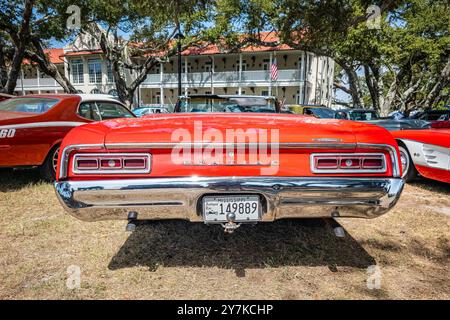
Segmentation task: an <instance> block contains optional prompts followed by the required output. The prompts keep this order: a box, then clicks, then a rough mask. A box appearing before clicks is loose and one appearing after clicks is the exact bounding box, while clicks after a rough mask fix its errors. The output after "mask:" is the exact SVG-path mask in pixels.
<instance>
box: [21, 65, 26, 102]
mask: <svg viewBox="0 0 450 320" xmlns="http://www.w3.org/2000/svg"><path fill="white" fill-rule="evenodd" d="M24 78H25V77H24V76H23V69H22V68H20V83H21V86H22V95H23V96H24V95H25V89H24V88H23V79H24Z"/></svg>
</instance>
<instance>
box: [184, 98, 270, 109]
mask: <svg viewBox="0 0 450 320" xmlns="http://www.w3.org/2000/svg"><path fill="white" fill-rule="evenodd" d="M179 112H258V113H275V112H277V111H276V107H275V101H274V100H271V99H265V98H259V97H242V98H240V97H230V98H225V97H224V98H221V97H220V98H188V99H182V100H181V101H180V109H179Z"/></svg>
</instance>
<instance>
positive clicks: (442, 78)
mask: <svg viewBox="0 0 450 320" xmlns="http://www.w3.org/2000/svg"><path fill="white" fill-rule="evenodd" d="M449 79H450V56H449V57H448V58H447V64H446V65H445V67H444V69H442V71H441V74H440V75H439V77H438V79H437V81H436V83H435V85H434V86H433V88H432V89H431V91H430V92H429V93H428V95H427V98H426V100H425V103H424V106H425V108H431V107H432V106H433V104H435V103H437V100H439V98H440V93H441V92H442V89H444V88H445V87H446V86H447V85H448V84H449Z"/></svg>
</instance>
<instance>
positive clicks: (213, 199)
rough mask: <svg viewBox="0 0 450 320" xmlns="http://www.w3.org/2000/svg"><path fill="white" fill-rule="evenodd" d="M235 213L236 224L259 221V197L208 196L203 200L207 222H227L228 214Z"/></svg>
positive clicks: (204, 215) (204, 216)
mask: <svg viewBox="0 0 450 320" xmlns="http://www.w3.org/2000/svg"><path fill="white" fill-rule="evenodd" d="M228 213H233V214H234V215H235V216H236V219H235V221H236V222H250V221H258V220H259V218H260V216H261V214H260V213H261V203H260V201H259V197H258V196H207V197H204V198H203V218H204V219H205V222H212V223H214V222H217V223H220V222H227V214H228Z"/></svg>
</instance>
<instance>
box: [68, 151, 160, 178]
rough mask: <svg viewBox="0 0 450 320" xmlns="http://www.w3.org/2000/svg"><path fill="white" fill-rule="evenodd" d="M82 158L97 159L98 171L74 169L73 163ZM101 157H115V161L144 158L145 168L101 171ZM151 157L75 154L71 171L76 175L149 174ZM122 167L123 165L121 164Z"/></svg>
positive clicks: (129, 154)
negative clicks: (98, 159)
mask: <svg viewBox="0 0 450 320" xmlns="http://www.w3.org/2000/svg"><path fill="white" fill-rule="evenodd" d="M84 157H99V158H100V162H99V166H98V169H92V170H90V169H88V170H79V169H76V168H75V161H76V160H78V159H79V158H84ZM102 157H108V158H110V159H114V157H117V160H120V159H121V157H125V158H126V159H133V158H136V157H145V158H146V166H145V168H137V169H123V168H122V169H114V168H111V169H102V168H101V160H102V159H101V158H102ZM151 161H152V156H151V154H149V153H114V154H111V153H83V154H76V155H75V156H74V161H73V163H72V171H73V173H76V174H116V173H123V174H133V173H134V174H138V173H150V171H151V167H152V162H151ZM122 166H123V164H122Z"/></svg>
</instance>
